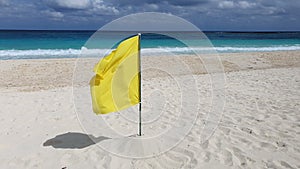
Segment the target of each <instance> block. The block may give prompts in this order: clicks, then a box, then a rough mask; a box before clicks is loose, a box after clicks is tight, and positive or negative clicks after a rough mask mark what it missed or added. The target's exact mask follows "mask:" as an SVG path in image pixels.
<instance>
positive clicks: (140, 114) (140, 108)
mask: <svg viewBox="0 0 300 169" xmlns="http://www.w3.org/2000/svg"><path fill="white" fill-rule="evenodd" d="M138 36H139V43H138V60H139V102H140V103H139V134H138V135H139V136H142V79H141V78H142V71H141V33H138Z"/></svg>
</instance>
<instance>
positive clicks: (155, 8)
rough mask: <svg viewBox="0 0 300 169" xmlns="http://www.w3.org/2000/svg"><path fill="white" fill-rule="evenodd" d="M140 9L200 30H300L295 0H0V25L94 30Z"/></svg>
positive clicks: (299, 3) (299, 6) (297, 0)
mask: <svg viewBox="0 0 300 169" xmlns="http://www.w3.org/2000/svg"><path fill="white" fill-rule="evenodd" d="M140 12H162V13H167V14H172V15H176V16H178V17H182V18H184V19H186V20H187V21H189V22H191V23H193V24H194V25H196V26H197V27H199V28H200V29H201V30H204V31H300V0H0V29H20V30H23V29H25V30H28V29H30V30H45V29H46V30H97V29H99V28H101V27H102V26H103V25H105V24H107V23H109V22H111V21H112V20H114V19H117V18H120V17H122V16H126V15H129V14H134V13H140ZM158 19H159V18H158Z"/></svg>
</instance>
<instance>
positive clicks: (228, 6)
mask: <svg viewBox="0 0 300 169" xmlns="http://www.w3.org/2000/svg"><path fill="white" fill-rule="evenodd" d="M255 5H256V3H254V2H248V1H238V2H233V1H221V2H220V3H219V4H218V6H219V8H221V9H231V8H241V9H247V8H252V7H254V6H255Z"/></svg>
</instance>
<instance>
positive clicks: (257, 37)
mask: <svg viewBox="0 0 300 169" xmlns="http://www.w3.org/2000/svg"><path fill="white" fill-rule="evenodd" d="M93 33H95V31H28V30H24V31H21V30H20V31H19V30H18V31H17V30H1V31H0V60H11V59H43V58H76V57H79V56H80V54H81V52H82V50H89V49H91V50H92V49H93V51H94V53H93V54H94V55H93V56H94V57H97V56H100V55H104V54H105V53H108V52H109V51H110V50H111V49H112V48H114V47H115V46H116V45H117V43H119V42H120V41H121V40H122V39H116V37H112V36H111V35H113V34H114V33H115V32H104V34H105V36H98V38H96V39H97V40H96V41H94V42H93V43H89V44H88V45H87V44H86V42H87V40H88V39H89V38H90V37H91V36H92V35H93ZM118 33H119V34H122V32H121V33H120V32H118ZM204 33H205V35H206V36H207V37H208V39H209V41H210V42H211V44H212V45H213V48H214V49H215V50H216V51H217V52H221V53H229V52H262V51H289V50H300V32H204ZM104 34H103V35H104ZM124 34H130V33H128V32H126V33H124ZM176 34H177V35H181V37H182V38H184V39H185V40H186V41H188V42H189V44H192V45H189V46H188V47H187V45H186V44H184V43H182V42H181V41H179V40H177V39H174V38H172V37H169V36H165V35H162V34H159V33H157V34H153V33H151V34H149V33H146V34H142V38H141V48H142V53H144V54H147V53H155V52H157V53H159V52H161V51H167V52H171V53H176V54H177V53H178V54H188V53H190V52H191V49H192V50H193V51H205V47H203V46H202V44H201V41H208V40H206V39H200V40H199V39H195V37H197V36H196V35H198V34H199V33H197V32H176Z"/></svg>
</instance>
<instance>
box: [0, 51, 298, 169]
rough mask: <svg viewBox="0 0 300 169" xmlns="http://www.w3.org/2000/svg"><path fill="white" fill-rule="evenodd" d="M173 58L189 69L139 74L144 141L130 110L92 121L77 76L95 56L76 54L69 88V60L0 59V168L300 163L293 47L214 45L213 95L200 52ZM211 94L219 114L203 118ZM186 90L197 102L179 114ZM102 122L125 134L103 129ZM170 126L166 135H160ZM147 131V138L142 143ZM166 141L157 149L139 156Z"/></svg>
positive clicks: (167, 63)
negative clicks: (240, 49)
mask: <svg viewBox="0 0 300 169" xmlns="http://www.w3.org/2000/svg"><path fill="white" fill-rule="evenodd" d="M181 57H182V58H184V59H183V60H184V62H185V63H186V64H187V65H189V68H190V72H188V73H187V72H186V71H178V72H175V75H174V76H175V78H172V77H171V76H170V75H168V74H167V73H166V72H162V71H157V70H154V71H150V70H148V71H145V72H144V74H143V75H144V76H143V91H144V92H143V95H144V98H145V99H144V100H145V103H144V104H143V110H144V115H143V120H144V121H145V124H144V127H143V133H144V136H142V138H143V139H144V140H141V139H139V138H138V137H136V136H134V134H135V133H136V132H137V124H136V123H134V122H133V121H135V120H137V114H136V112H134V113H130V112H121V113H113V114H109V115H105V116H101V118H102V117H103V120H104V121H105V123H103V124H102V123H100V124H99V123H90V121H89V120H97V119H99V116H95V115H94V114H93V113H92V112H90V108H89V104H90V103H89V99H87V97H88V96H86V93H85V92H86V91H88V85H87V84H86V80H88V78H89V77H87V78H86V79H84V78H78V76H77V75H81V74H80V73H78V71H82V72H84V73H83V74H89V73H90V72H89V69H90V67H92V65H93V64H94V63H95V62H96V61H97V60H95V59H85V60H81V61H80V62H79V63H80V64H78V62H77V66H81V67H80V68H78V67H77V69H75V75H76V77H75V81H76V83H75V84H74V85H75V88H72V79H73V72H74V66H75V64H76V60H75V59H48V60H8V61H3V60H2V61H0V65H1V66H0V71H1V77H0V92H1V95H0V100H1V101H0V104H1V105H0V106H1V109H0V111H1V117H0V125H1V129H0V135H1V140H0V168H78V169H79V168H105V169H106V168H112V169H114V168H116V169H117V168H145V169H147V168H300V143H299V140H300V125H299V124H300V113H299V110H300V104H299V103H300V90H299V89H300V52H299V51H290V52H262V53H235V54H222V55H221V56H220V58H221V61H222V64H223V66H224V70H225V73H224V74H223V75H224V77H225V78H226V82H225V83H224V84H223V85H224V87H225V88H224V89H225V90H224V92H225V93H220V95H218V91H219V90H220V89H217V90H215V91H214V92H213V91H212V82H211V74H207V70H205V66H203V64H202V63H203V62H202V61H201V60H200V59H199V58H197V57H193V56H181ZM204 57H206V56H204ZM207 57H209V56H207ZM143 61H144V62H143V63H144V65H143V66H144V67H146V66H147V64H152V63H154V62H155V61H153V59H152V58H150V57H149V58H144V60H143ZM160 61H161V62H160V63H158V64H157V66H158V67H161V68H163V67H171V66H170V65H171V63H173V60H172V59H170V57H160ZM207 64H210V65H212V66H213V65H214V64H215V63H214V60H212V62H207ZM91 74H92V72H91ZM213 74H214V75H219V74H222V73H221V72H218V71H215V72H213ZM190 77H193V79H194V80H195V82H196V83H195V84H193V83H192V82H190V81H189V82H187V83H184V84H183V86H185V87H186V88H187V89H190V88H189V87H192V86H193V85H195V86H196V89H197V92H198V93H197V94H196V93H194V95H193V96H191V95H189V93H188V92H184V93H183V94H182V93H180V92H182V91H184V89H182V88H180V86H179V84H178V83H176V78H180V79H187V80H190V79H189V78H190ZM81 79H84V80H82V81H81ZM74 92H75V93H74ZM151 92H152V93H151ZM216 93H217V95H216V97H217V99H218V98H223V97H224V99H225V100H224V103H225V104H224V107H223V112H222V117H221V119H220V121H219V118H218V117H219V116H218V115H219V114H217V116H216V117H215V118H208V119H207V115H212V117H214V116H213V115H214V114H213V113H211V112H212V111H211V110H213V107H214V106H215V105H214V104H212V103H213V102H212V100H214V99H216V98H214V97H213V96H215V95H214V94H216ZM184 94H187V95H186V97H187V98H188V99H187V100H185V101H186V102H187V101H188V102H192V103H193V101H195V100H196V101H197V99H199V100H200V103H199V105H198V107H196V108H197V111H192V110H193V109H192V108H187V109H184V112H183V113H182V114H177V111H178V105H180V104H181V101H182V100H180V98H181V97H180V96H182V95H183V96H184ZM222 94H224V95H222ZM73 96H75V97H76V98H75V104H74V100H73ZM151 98H152V100H151ZM162 98H163V99H162ZM161 100H163V101H165V102H164V103H162V102H161ZM185 101H182V102H183V103H185ZM78 103H82V105H81V104H78ZM186 104H188V103H186ZM164 105H165V107H164ZM189 107H192V105H191V106H189ZM160 109H161V110H160ZM81 110H84V111H86V112H83V111H81ZM150 110H151V111H150ZM149 112H151V113H149ZM157 112H162V113H161V114H156V113H157ZM85 113H86V114H85ZM195 113H196V114H197V117H198V118H197V119H195V118H194V115H195ZM182 116H183V117H182ZM178 117H182V121H181V122H182V123H180V125H179V123H176V120H178ZM85 118H87V119H85ZM89 118H91V119H89ZM85 120H86V121H85ZM146 120H148V121H147V123H146ZM179 120H180V119H179ZM189 122H194V123H191V124H193V126H192V129H191V130H190V131H189V132H188V133H185V132H186V130H185V129H188V128H189V126H190V123H189ZM104 124H105V125H106V124H108V125H109V126H110V127H112V128H113V129H114V130H115V131H117V132H119V133H121V134H123V135H124V136H122V137H117V136H116V135H115V134H111V133H109V132H108V131H109V130H107V129H106V128H104V127H105V125H104ZM98 125H99V126H100V127H101V128H99V130H97V131H96V130H95V128H96V129H97V127H99V126H98ZM178 125H179V126H178ZM209 125H212V126H214V125H218V127H217V128H216V130H213V132H212V133H208V134H212V135H211V136H210V137H209V138H208V140H205V139H204V141H203V137H202V136H203V133H204V134H205V130H203V128H205V126H209ZM176 127H177V128H176ZM173 128H176V130H174V131H173V133H171V134H170V135H167V134H166V139H162V138H163V136H164V135H160V136H159V134H160V133H163V132H165V131H167V130H168V129H173ZM177 132H178V133H177ZM177 134H178V135H177ZM185 134H187V135H186V136H185V137H182V135H185ZM129 135H132V136H129ZM128 136H129V137H128ZM152 137H156V139H155V140H153V141H154V142H147V140H146V139H147V138H152ZM131 138H133V139H131ZM181 138H182V140H181ZM91 139H92V140H94V141H96V143H95V142H93V141H92V140H91ZM176 139H179V140H180V141H179V143H178V144H176V145H175V143H177V142H176V141H177V140H176ZM162 141H166V142H164V143H163V142H162ZM146 143H147V144H146ZM155 144H159V145H155ZM160 145H163V146H160ZM169 145H170V147H171V149H170V150H168V151H161V152H163V153H162V154H159V153H158V154H159V155H155V156H153V157H148V158H138V157H139V155H140V156H141V157H142V156H143V155H145V154H147V153H148V154H149V153H154V154H155V153H157V152H158V151H160V150H163V149H164V148H166V147H167V146H169ZM103 147H104V148H107V149H105V150H103ZM158 148H160V150H158ZM141 150H143V151H141ZM113 152H117V153H119V154H117V155H116V154H115V153H113ZM124 154H125V155H127V157H124ZM133 156H136V158H131V157H133Z"/></svg>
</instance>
